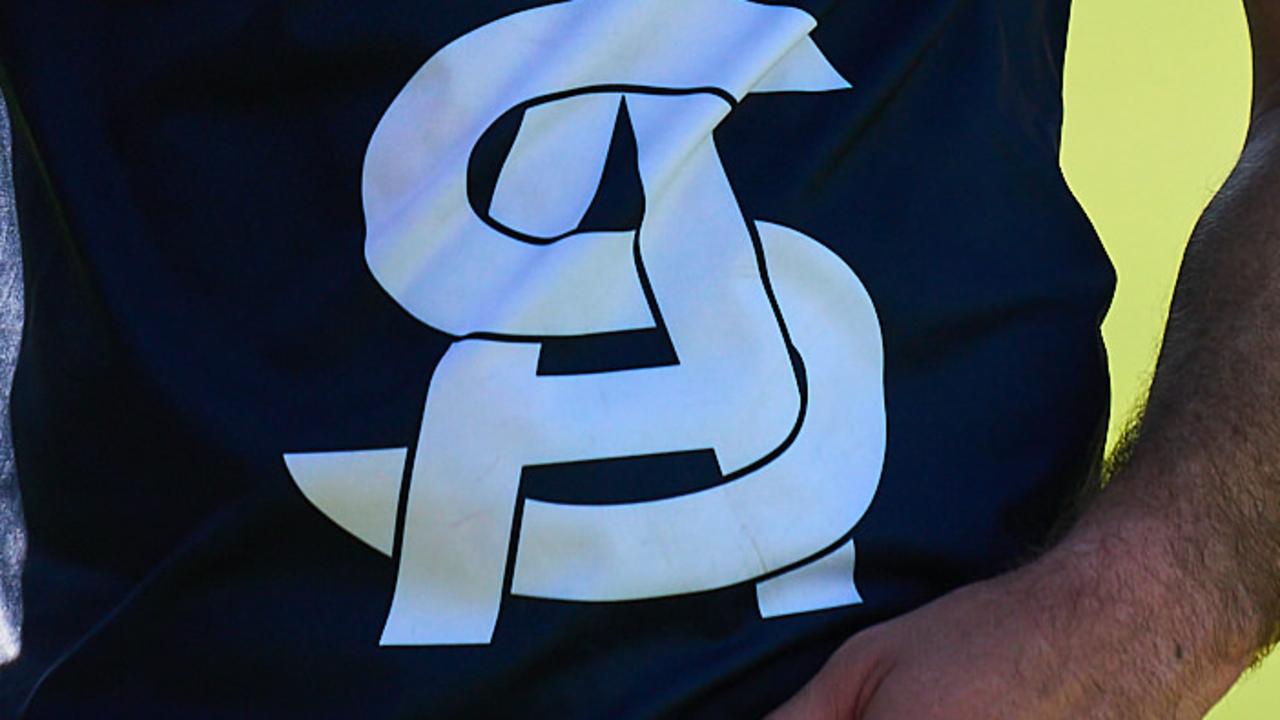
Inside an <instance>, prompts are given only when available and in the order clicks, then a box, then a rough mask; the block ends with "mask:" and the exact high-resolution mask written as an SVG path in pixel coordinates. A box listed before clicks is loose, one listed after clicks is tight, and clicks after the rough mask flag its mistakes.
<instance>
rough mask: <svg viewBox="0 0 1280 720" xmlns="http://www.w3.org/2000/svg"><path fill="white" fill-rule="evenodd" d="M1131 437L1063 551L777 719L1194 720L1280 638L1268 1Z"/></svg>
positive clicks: (1273, 71)
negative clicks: (1236, 129) (1247, 118)
mask: <svg viewBox="0 0 1280 720" xmlns="http://www.w3.org/2000/svg"><path fill="white" fill-rule="evenodd" d="M1245 5H1246V9H1247V10H1248V13H1249V21H1250V28H1251V32H1252V34H1253V43H1254V67H1255V73H1254V75H1255V87H1254V110H1253V119H1252V126H1251V129H1250V133H1249V139H1248V141H1247V143H1246V147H1245V151H1244V153H1243V156H1242V158H1241V160H1240V163H1239V165H1238V166H1237V168H1236V169H1235V171H1234V172H1233V174H1232V176H1231V177H1230V179H1229V180H1228V181H1227V183H1226V185H1225V187H1224V188H1223V190H1222V191H1221V192H1220V193H1219V195H1218V196H1217V197H1216V198H1215V199H1214V201H1213V202H1212V203H1211V204H1210V206H1209V208H1208V209H1207V210H1206V212H1205V215H1204V217H1203V218H1201V220H1200V222H1199V224H1198V225H1197V227H1196V230H1195V232H1194V233H1193V236H1192V239H1191V243H1190V245H1189V247H1188V250H1187V254H1186V257H1185V259H1184V261H1183V266H1182V270H1181V272H1180V274H1179V278H1178V285H1177V289H1176V291H1175V294H1174V301H1173V306H1172V309H1171V312H1170V318H1169V325H1168V329H1167V331H1166V335H1165V340H1164V347H1163V349H1162V350H1161V354H1160V359H1159V363H1158V366H1157V371H1156V375H1155V379H1154V381H1153V384H1152V388H1151V393H1150V397H1149V400H1148V403H1147V408H1146V412H1145V415H1144V418H1143V420H1142V422H1141V424H1140V425H1137V426H1135V427H1134V428H1133V429H1131V431H1130V433H1129V436H1128V440H1127V442H1126V443H1125V444H1124V445H1123V447H1122V451H1121V452H1120V453H1119V454H1118V456H1117V459H1116V460H1115V461H1113V468H1112V470H1111V472H1110V473H1109V481H1108V482H1107V483H1106V487H1105V489H1101V490H1099V491H1096V492H1094V493H1093V494H1092V495H1091V497H1089V498H1087V499H1086V501H1085V502H1084V504H1083V508H1084V510H1083V512H1081V513H1080V516H1079V518H1078V520H1077V521H1076V522H1075V524H1074V525H1073V526H1072V528H1071V529H1070V531H1069V532H1067V533H1066V535H1065V537H1064V538H1063V540H1062V541H1061V542H1059V543H1058V544H1057V545H1056V546H1054V547H1053V548H1052V549H1051V550H1049V551H1048V552H1047V553H1045V554H1044V555H1043V556H1042V557H1041V558H1040V559H1038V560H1037V561H1035V562H1033V563H1031V564H1029V565H1027V566H1025V567H1023V568H1021V569H1019V570H1017V571H1015V572H1013V573H1010V574H1008V575H1004V576H1000V577H996V578H993V579H991V580H987V581H984V582H981V583H978V584H975V585H971V586H968V587H964V588H961V589H959V590H957V591H955V592H953V593H951V594H949V595H946V596H944V597H942V598H941V599H939V600H937V601H935V602H933V603H931V604H929V605H926V606H925V607H923V608H921V609H919V610H917V611H915V612H912V613H909V614H907V615H904V616H902V617H900V618H897V619H895V620H893V621H890V622H888V623H885V624H882V625H879V626H876V627H873V628H870V629H868V630H866V631H864V632H861V633H859V634H858V635H856V636H854V637H853V638H851V639H850V640H848V641H847V642H846V643H845V644H844V645H843V646H842V647H841V648H840V649H839V650H838V651H837V652H836V654H835V655H834V656H832V658H831V659H830V660H829V662H828V663H827V665H826V666H825V667H824V668H823V669H822V671H821V672H820V673H819V674H818V675H817V676H816V677H815V678H814V679H813V680H812V681H811V682H810V683H809V684H808V685H807V686H806V687H805V688H804V689H803V690H802V691H801V692H800V693H799V694H798V695H797V696H796V697H794V698H793V699H792V700H791V701H790V702H788V703H787V704H786V705H784V706H783V707H781V708H779V709H778V710H777V711H775V712H774V713H773V714H772V715H771V716H770V717H771V718H772V720H802V719H803V720H811V719H823V720H825V719H827V718H841V719H846V718H857V719H859V720H863V719H865V720H881V719H884V720H890V719H895V718H915V719H918V720H944V719H950V718H956V719H960V718H1034V719H1035V720H1054V719H1056V718H1125V719H1129V718H1161V719H1164V718H1198V717H1201V716H1203V715H1204V714H1205V713H1206V712H1207V711H1208V710H1209V708H1211V707H1212V706H1213V704H1214V703H1215V702H1216V701H1217V700H1218V699H1219V698H1220V697H1221V696H1222V695H1223V694H1224V693H1225V692H1226V691H1227V690H1228V689H1229V688H1230V687H1231V685H1232V684H1233V683H1234V682H1235V680H1236V679H1237V678H1238V677H1239V675H1240V673H1241V672H1242V671H1244V670H1245V669H1246V668H1247V667H1248V666H1249V665H1250V664H1251V663H1253V662H1255V661H1256V660H1257V659H1258V658H1259V657H1260V656H1261V654H1262V652H1263V651H1264V650H1265V649H1267V648H1269V647H1270V646H1271V645H1272V644H1273V643H1274V641H1275V640H1276V639H1277V630H1278V628H1280V361H1277V360H1276V358H1277V357H1278V356H1280V312H1277V310H1280V0H1246V2H1245Z"/></svg>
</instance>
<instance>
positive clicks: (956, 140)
mask: <svg viewBox="0 0 1280 720" xmlns="http://www.w3.org/2000/svg"><path fill="white" fill-rule="evenodd" d="M1068 5H1069V3H1068V2H1067V0H921V1H920V2H913V3H885V2H872V1H871V0H840V1H839V2H817V1H813V2H810V1H808V0H797V1H796V2H786V3H784V2H768V3H759V2H749V1H748V0H568V1H566V2H555V3H546V2H506V1H498V0H492V1H490V0H483V1H481V0H466V1H458V2H454V1H452V0H449V1H445V0H423V1H421V2H405V1H404V0H370V1H368V2H360V3H344V2H334V1H330V0H316V1H313V2H305V3H301V2H273V1H271V0H218V1H217V2H213V1H212V0H209V1H205V0H198V1H197V0H193V1H192V2H187V3H181V4H174V3H151V2H100V1H94V2H90V1H89V0H46V1H45V2H39V3H34V2H17V1H14V2H6V3H3V5H2V6H0V68H2V72H3V75H2V79H3V87H4V90H5V97H6V100H7V101H8V103H9V106H10V111H11V114H12V117H13V124H14V134H15V137H14V147H15V150H14V152H15V188H16V197H17V202H18V215H19V226H20V231H21V236H22V244H23V253H24V262H25V266H24V267H25V280H26V296H25V312H26V323H27V326H26V330H25V334H24V337H23V341H22V346H21V352H20V357H19V362H18V368H17V372H16V375H15V380H14V388H13V394H12V401H11V413H12V421H13V438H14V442H15V447H16V459H17V466H18V473H19V477H20V480H21V489H22V493H23V498H24V503H25V512H26V522H27V527H28V539H29V555H28V560H27V566H26V571H25V576H24V596H25V601H26V604H25V608H26V613H25V621H24V627H23V649H22V654H21V657H20V658H19V660H18V661H17V663H16V664H14V665H13V666H11V667H9V668H7V669H5V670H4V671H2V672H0V714H3V715H4V716H6V717H7V716H12V715H14V714H17V713H20V712H23V711H25V713H26V715H27V716H29V717H32V718H46V717H48V718H64V717H94V718H111V717H122V718H123V717H128V718H137V717H183V718H231V717H234V718H243V717H270V718H288V717H298V718H318V717H335V718H344V717H361V718H391V717H397V718H399V717H494V716H499V717H500V716H521V717H528V716H534V717H537V716H556V717H658V716H679V717H748V716H755V715H760V714H763V713H764V712H766V711H767V710H769V709H770V708H772V707H774V706H776V705H777V704H779V703H780V702H782V701H783V700H785V699H786V698H787V697H788V696H789V695H790V694H792V693H793V692H794V691H795V690H796V689H797V688H799V686H800V685H801V684H803V682H804V681H805V680H806V679H807V678H808V677H810V676H811V675H812V674H813V673H814V672H815V671H816V670H817V668H818V667H819V666H820V665H821V663H822V662H823V661H824V660H825V658H826V657H827V656H828V655H829V654H830V652H831V651H832V650H833V649H834V648H835V647H836V646H837V645H838V644H839V643H840V642H841V641H842V640H844V639H845V638H847V637H848V636H849V635H851V634H852V633H854V632H856V631H857V630H859V629H860V628H863V627H866V626H867V625H869V624H871V623H874V622H877V621H880V620H883V619H885V618H888V617H892V616H894V615H896V614H899V613H902V612H904V611H907V610H910V609H911V608H913V607H916V606H918V605H920V604H921V603H923V602H926V601H927V600H929V599H931V598H933V597H936V596H937V595H939V594H941V593H943V592H946V591H947V590H949V589H951V588H954V587H957V586H959V585H961V584H964V583H968V582H972V581H974V580H977V579H980V578H983V577H988V576H991V575H993V574H996V573H999V572H1001V571H1003V570H1006V569H1008V568H1010V567H1011V566H1013V565H1014V564H1016V563H1018V562H1020V561H1022V560H1025V559H1026V558H1027V557H1028V556H1029V555H1030V554H1031V553H1033V552H1035V550H1036V549H1037V548H1038V547H1039V546H1041V545H1042V544H1043V543H1044V542H1045V541H1046V539H1047V537H1048V535H1049V533H1050V529H1051V527H1052V526H1053V524H1054V522H1055V520H1056V519H1057V518H1058V517H1059V516H1060V515H1061V514H1062V512H1063V510H1064V508H1065V507H1066V505H1067V504H1069V501H1070V499H1071V497H1072V495H1073V493H1074V492H1076V490H1077V489H1078V488H1079V487H1080V486H1081V485H1082V484H1083V483H1085V482H1086V481H1087V480H1088V479H1089V478H1090V477H1091V476H1092V474H1093V473H1094V471H1095V468H1096V465H1097V460H1098V454H1099V448H1100V440H1101V438H1102V433H1103V427H1104V425H1105V406H1106V401H1107V388H1106V385H1107V378H1106V369H1105V358H1104V356H1103V352H1102V349H1101V343H1100V337H1099V331H1098V324H1099V320H1100V317H1101V315H1102V313H1103V312H1104V310H1105V308H1106V305H1107V302H1108V301H1109V298H1110V294H1111V289H1112V285H1113V275H1112V270H1111V267H1110V265H1109V264H1108V262H1107V260H1106V258H1105V256H1104V254H1103V252H1102V250H1101V248H1100V246H1099V244H1098V242H1097V239H1096V237H1095V236H1094V234H1093V232H1092V230H1091V228H1090V227H1089V225H1088V222H1087V221H1086V219H1085V218H1084V216H1083V214H1082V213H1081V212H1080V210H1079V208H1078V207H1077V205H1076V204H1075V202H1074V200H1073V199H1072V197H1071V195H1070V193H1069V192H1068V190H1067V188H1066V186H1065V184H1064V182H1063V180H1062V177H1061V174H1060V172H1059V169H1058V164H1057V156H1058V145H1059V127H1060V124H1061V102H1060V93H1061V67H1062V55H1063V46H1064V39H1065V30H1066V22H1067V14H1068V9H1069V8H1068Z"/></svg>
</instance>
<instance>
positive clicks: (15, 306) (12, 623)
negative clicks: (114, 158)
mask: <svg viewBox="0 0 1280 720" xmlns="http://www.w3.org/2000/svg"><path fill="white" fill-rule="evenodd" d="M9 138H10V132H9V116H8V113H7V112H6V110H5V104H4V102H3V100H0V664H3V663H5V662H9V661H11V660H13V659H14V658H15V657H16V656H17V653H18V645H19V628H20V626H21V617H22V593H21V587H20V583H21V577H22V562H23V557H24V555H25V546H26V535H25V531H24V528H23V521H22V507H21V500H20V496H19V491H18V478H17V472H16V467H15V463H14V453H13V434H12V432H11V431H10V426H9V393H10V390H11V389H12V385H13V369H14V365H15V364H16V361H17V357H18V346H19V344H20V339H21V336H22V318H23V306H22V303H23V291H22V255H21V250H20V247H19V244H18V224H17V217H16V213H15V208H14V201H13V173H12V157H11V154H10V142H9Z"/></svg>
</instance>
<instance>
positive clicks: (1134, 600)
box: [1044, 93, 1280, 715]
mask: <svg viewBox="0 0 1280 720" xmlns="http://www.w3.org/2000/svg"><path fill="white" fill-rule="evenodd" d="M1263 96H1264V94H1263V93H1260V94H1259V99H1261V98H1262V97H1263ZM1256 106H1257V107H1258V109H1259V112H1257V113H1255V119H1254V125H1253V130H1252V132H1251V134H1250V138H1249V141H1248V143H1247V146H1246V149H1245V152H1244V156H1243V157H1242V159H1241V162H1240V164H1239V166H1238V167H1237V169H1236V170H1235V172H1234V173H1233V174H1232V176H1231V178H1230V179H1229V180H1228V182H1227V184H1226V186H1225V187H1224V188H1223V190H1222V191H1221V193H1220V194H1219V195H1218V197H1217V198H1215V200H1214V201H1213V203H1211V205H1210V207H1209V209H1208V210H1207V211H1206V213H1205V215H1204V217H1203V218H1202V220H1201V221H1200V223H1199V225H1198V226H1197V228H1196V230H1195V232H1194V233H1193V236H1192V240H1191V242H1190V244H1189V246H1188V250H1187V254H1186V257H1185V259H1184V262H1183V268H1182V271H1181V273H1180V276H1179V280H1178V285H1177V289H1176V291H1175V294H1174V301H1173V306H1172V310H1171V314H1170V318H1169V325H1168V329H1167V331H1166V336H1165V342H1164V347H1163V349H1162V351H1161V355H1160V359H1159V362H1158V365H1157V370H1156V375H1155V378H1154V381H1153V384H1152V387H1151V392H1150V397H1149V400H1148V403H1147V407H1146V411H1145V415H1144V418H1143V420H1142V423H1141V425H1140V427H1138V428H1135V431H1134V433H1133V435H1132V436H1131V437H1130V439H1129V440H1130V442H1131V445H1129V446H1128V447H1127V449H1126V451H1125V452H1124V453H1123V454H1124V455H1126V456H1127V457H1125V458H1123V460H1122V462H1121V463H1120V465H1119V467H1118V468H1117V470H1116V472H1115V474H1114V475H1113V477H1112V478H1111V482H1110V483H1109V485H1108V487H1107V488H1106V489H1105V490H1104V491H1102V492H1101V493H1100V494H1099V495H1098V496H1097V497H1096V498H1095V499H1094V501H1093V502H1092V503H1090V505H1089V507H1088V508H1087V510H1086V512H1085V514H1084V515H1083V517H1082V518H1081V520H1080V522H1079V523H1078V525H1077V526H1076V528H1075V529H1074V530H1073V531H1072V532H1071V533H1070V534H1069V535H1068V537H1067V539H1066V540H1065V541H1064V542H1063V543H1062V544H1061V545H1060V546H1059V547H1057V548H1055V550H1054V551H1052V552H1051V553H1049V555H1048V556H1047V557H1046V558H1045V561H1044V563H1045V564H1046V565H1047V566H1054V565H1059V566H1061V567H1063V568H1069V572H1071V573H1078V574H1080V575H1081V576H1083V577H1079V576H1078V577H1077V578H1076V581H1077V584H1080V583H1086V584H1091V585H1092V590H1091V591H1090V592H1089V593H1087V594H1086V595H1085V597H1086V601H1085V602H1084V604H1085V605H1091V604H1093V603H1090V602H1088V600H1090V599H1092V600H1095V601H1096V607H1092V608H1087V609H1089V610H1091V611H1096V612H1100V613H1111V614H1118V615H1120V616H1123V617H1121V618H1119V619H1121V620H1122V621H1123V622H1119V623H1104V625H1105V626H1107V627H1109V628H1116V627H1121V628H1126V629H1127V630H1128V631H1130V632H1131V633H1132V636H1131V637H1129V638H1127V640H1126V642H1127V643H1128V646H1126V647H1121V646H1120V645H1119V644H1117V652H1116V654H1115V656H1114V657H1115V659H1114V660H1113V661H1114V662H1118V663H1124V662H1128V663H1130V665H1129V667H1130V668H1136V669H1137V670H1138V673H1137V677H1135V674H1134V672H1132V671H1126V669H1125V668H1121V667H1117V668H1114V672H1111V673H1103V674H1101V675H1100V676H1099V677H1102V678H1104V680H1103V681H1104V682H1105V679H1106V678H1111V679H1114V681H1115V682H1117V683H1129V684H1130V685H1132V684H1134V683H1136V684H1137V687H1132V686H1131V687H1127V688H1125V689H1126V691H1128V692H1130V693H1132V692H1135V691H1136V692H1137V693H1138V694H1140V695H1141V694H1149V695H1150V697H1149V698H1147V700H1148V701H1149V702H1159V701H1161V700H1163V701H1166V702H1170V703H1174V704H1179V703H1181V705H1179V707H1180V709H1182V710H1185V711H1186V714H1188V715H1190V714H1194V713H1192V712H1191V710H1196V711H1202V710H1203V709H1204V708H1203V707H1202V706H1203V705H1204V704H1205V703H1206V702H1212V700H1213V699H1216V697H1217V695H1218V694H1220V693H1221V692H1223V691H1225V689H1226V687H1227V686H1229V685H1230V683H1231V682H1232V681H1233V680H1234V678H1235V676H1236V675H1237V674H1238V673H1239V671H1240V670H1241V669H1243V667H1244V666H1245V665H1247V664H1248V663H1249V662H1250V661H1251V660H1252V659H1253V658H1254V657H1256V654H1257V652H1258V651H1259V650H1260V649H1262V648H1263V647H1265V646H1266V645H1267V644H1269V643H1270V641H1271V640H1272V637H1273V634H1274V631H1275V627H1276V621H1277V619H1280V111H1277V110H1274V109H1270V108H1268V107H1265V106H1264V105H1263V104H1262V103H1258V104H1257V105H1256ZM1068 614H1070V613H1068ZM1064 622H1075V623H1088V622H1090V618H1088V617H1075V618H1074V619H1073V618H1064ZM1076 627H1080V625H1079V624H1077V625H1076ZM1101 662H1104V663H1105V662H1108V661H1101ZM1134 663H1136V665H1134ZM1179 714H1183V713H1181V712H1180V713H1179Z"/></svg>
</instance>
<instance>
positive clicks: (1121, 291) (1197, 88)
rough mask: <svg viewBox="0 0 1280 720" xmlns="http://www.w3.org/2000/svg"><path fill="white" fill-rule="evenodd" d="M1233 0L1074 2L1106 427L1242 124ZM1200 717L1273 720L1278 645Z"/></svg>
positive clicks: (1076, 183)
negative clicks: (1104, 292)
mask: <svg viewBox="0 0 1280 720" xmlns="http://www.w3.org/2000/svg"><path fill="white" fill-rule="evenodd" d="M1250 82H1251V73H1250V67H1249V36H1248V28H1247V26H1246V22H1245V15H1244V10H1243V7H1242V5H1241V0H1074V9H1073V11H1072V23H1071V36H1070V40H1069V44H1068V53H1067V70H1066V90H1065V93H1066V103H1067V114H1066V121H1065V125H1064V128H1063V148H1062V167H1063V171H1064V172H1065V174H1066V177H1067V181H1068V182H1069V183H1070V184H1071V187H1072V189H1073V190H1074V191H1075V193H1076V196H1077V197H1078V198H1079V199H1080V202H1081V204H1082V205H1083V206H1084V208H1085V210H1086V211H1087V212H1088V213H1089V217H1090V218H1092V220H1093V223H1094V226H1095V227H1097V229H1098V232H1099V233H1100V234H1101V236H1102V240H1103V243H1104V244H1105V245H1106V246H1107V251H1108V252H1109V253H1110V254H1111V258H1112V261H1113V262H1114V263H1115V265H1116V270H1117V273H1118V275H1119V284H1118V286H1117V291H1116V299H1115V303H1114V304H1113V305H1112V308H1111V313H1110V315H1108V316H1107V320H1106V324H1105V325H1104V326H1103V332H1104V334H1105V336H1106V342H1107V348H1108V350H1109V353H1110V357H1111V372H1112V380H1111V383H1112V390H1113V398H1112V405H1111V416H1112V433H1111V438H1110V440H1111V441H1113V442H1114V440H1115V435H1116V431H1117V430H1118V429H1120V427H1121V426H1122V425H1123V422H1124V420H1125V419H1126V418H1127V417H1129V416H1130V415H1131V414H1132V412H1133V409H1134V407H1135V405H1136V404H1137V403H1138V402H1139V401H1140V399H1141V397H1142V396H1143V394H1144V392H1145V390H1146V386H1147V384H1148V382H1149V380H1150V375H1151V371H1152V369H1153V367H1154V364H1155V356H1156V352H1157V350H1158V348H1159V341H1160V334H1161V331H1162V330H1163V326H1164V318H1165V313H1166V312H1167V310H1168V306H1169V299H1170V297H1171V294H1172V290H1173V281H1174V277H1175V275H1176V274H1177V268H1178V262H1179V261H1180V259H1181V256H1182V251H1183V248H1184V247H1185V245H1186V241H1187V237H1188V236H1189V235H1190V233H1191V228H1192V225H1193V224H1194V223H1195V220H1196V218H1197V217H1198V216H1199V214H1200V212H1201V210H1203V209H1204V206H1205V205H1206V204H1207V203H1208V202H1209V199H1210V198H1211V197H1212V196H1213V193H1214V191H1215V190H1216V189H1217V188H1218V186H1219V185H1221V184H1222V181H1223V180H1224V179H1225V178H1226V176H1227V173H1228V172H1229V171H1230V169H1231V166H1232V164H1233V163H1234V161H1235V159H1236V157H1237V155H1238V154H1239V151H1240V147H1241V145H1242V143H1243V141H1244V134H1245V130H1246V128H1247V126H1248V112H1249V87H1250ZM1209 717H1210V718H1211V719H1212V720H1264V719H1265V720H1274V719H1275V718H1280V653H1278V654H1277V656H1276V657H1274V658H1273V659H1271V660H1270V661H1268V662H1266V663H1264V664H1263V666H1262V667H1261V668H1260V669H1259V670H1256V671H1253V672H1251V673H1250V674H1248V675H1246V676H1245V678H1244V679H1243V680H1242V681H1241V682H1240V684H1239V685H1238V686H1237V687H1236V689H1235V690H1234V691H1233V692H1232V693H1231V694H1230V695H1228V696H1227V698H1226V699H1225V700H1223V702H1222V703H1221V704H1220V705H1219V706H1218V707H1217V709H1215V710H1214V712H1213V713H1212V714H1211V715H1210V716H1209Z"/></svg>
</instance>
